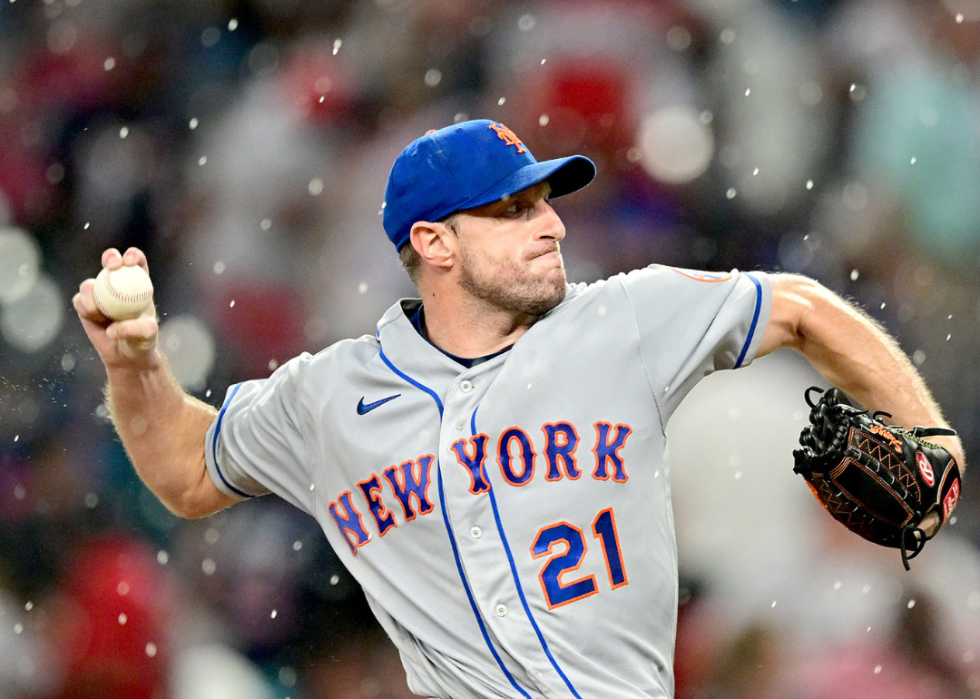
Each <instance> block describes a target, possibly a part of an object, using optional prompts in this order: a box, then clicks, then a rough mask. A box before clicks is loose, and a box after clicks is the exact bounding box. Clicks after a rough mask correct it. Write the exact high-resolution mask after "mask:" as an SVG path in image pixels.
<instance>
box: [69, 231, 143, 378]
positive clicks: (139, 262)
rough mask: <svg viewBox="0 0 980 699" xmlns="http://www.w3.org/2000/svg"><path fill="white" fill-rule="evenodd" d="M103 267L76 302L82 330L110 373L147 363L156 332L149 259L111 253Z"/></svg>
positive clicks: (132, 250) (104, 258)
mask: <svg viewBox="0 0 980 699" xmlns="http://www.w3.org/2000/svg"><path fill="white" fill-rule="evenodd" d="M102 264H103V269H102V271H101V272H100V273H99V277H98V278H97V279H86V280H85V281H83V282H82V283H81V284H80V285H79V290H78V293H77V294H76V295H75V297H74V299H73V304H74V306H75V310H76V312H77V313H78V317H79V319H80V320H81V322H82V326H83V327H84V328H85V332H86V334H87V335H88V337H89V340H90V341H91V342H92V344H93V346H94V347H95V349H96V351H97V352H98V353H99V356H100V357H101V358H102V361H103V362H104V363H105V364H106V366H107V367H112V366H124V365H127V364H130V363H132V362H139V361H141V360H145V359H146V358H147V356H148V355H149V354H150V353H151V352H152V351H153V350H154V349H155V348H156V344H157V332H158V324H157V320H156V309H155V308H154V306H153V301H152V294H153V288H152V285H151V283H150V280H149V276H148V272H149V269H148V266H147V264H146V256H145V255H144V254H143V253H142V251H140V250H138V249H137V248H130V249H129V250H127V251H126V253H125V255H121V254H120V253H119V251H118V250H116V249H114V248H112V249H109V250H106V251H105V252H104V253H103V254H102Z"/></svg>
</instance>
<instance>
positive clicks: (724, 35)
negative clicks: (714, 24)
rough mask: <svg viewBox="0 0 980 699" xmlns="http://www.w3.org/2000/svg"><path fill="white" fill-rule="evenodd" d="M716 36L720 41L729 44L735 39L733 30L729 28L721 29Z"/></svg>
mask: <svg viewBox="0 0 980 699" xmlns="http://www.w3.org/2000/svg"><path fill="white" fill-rule="evenodd" d="M718 38H719V39H721V43H723V44H730V43H732V42H733V41H735V30H734V29H731V28H726V29H722V30H721V34H719V35H718Z"/></svg>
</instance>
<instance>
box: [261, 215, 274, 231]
mask: <svg viewBox="0 0 980 699" xmlns="http://www.w3.org/2000/svg"><path fill="white" fill-rule="evenodd" d="M259 228H261V229H262V230H264V231H267V230H269V229H270V228H272V219H271V218H264V219H262V221H261V223H259Z"/></svg>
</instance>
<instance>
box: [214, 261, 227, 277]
mask: <svg viewBox="0 0 980 699" xmlns="http://www.w3.org/2000/svg"><path fill="white" fill-rule="evenodd" d="M224 271H225V263H224V261H223V260H218V261H217V262H215V263H214V273H215V274H221V273H223V272H224Z"/></svg>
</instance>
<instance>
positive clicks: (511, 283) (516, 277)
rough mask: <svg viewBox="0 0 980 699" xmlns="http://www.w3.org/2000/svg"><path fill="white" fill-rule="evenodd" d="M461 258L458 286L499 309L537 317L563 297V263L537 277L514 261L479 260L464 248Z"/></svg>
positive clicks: (564, 281) (564, 279)
mask: <svg viewBox="0 0 980 699" xmlns="http://www.w3.org/2000/svg"><path fill="white" fill-rule="evenodd" d="M560 254H561V253H560V252H559V255H560ZM461 262H462V264H461V266H460V286H462V288H463V289H464V290H465V291H467V292H469V294H470V295H472V296H474V297H475V298H477V299H480V300H481V301H484V302H485V303H487V304H490V305H491V306H494V307H495V308H498V309H500V310H502V311H508V312H511V313H515V314H521V315H527V316H534V317H538V316H542V315H544V314H545V313H547V312H548V311H550V310H551V309H552V308H554V307H555V306H557V305H558V304H559V303H561V302H562V299H564V298H565V285H566V278H565V266H564V263H562V264H561V265H560V266H558V267H556V268H554V269H552V270H549V271H548V273H547V274H546V275H545V276H542V277H537V276H534V275H533V274H532V273H531V272H530V270H529V269H527V268H526V267H521V266H520V265H518V264H517V263H514V262H500V261H494V260H488V259H483V260H478V259H476V258H475V257H474V256H471V255H470V254H468V253H467V252H465V251H464V253H463V255H462V259H461Z"/></svg>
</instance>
